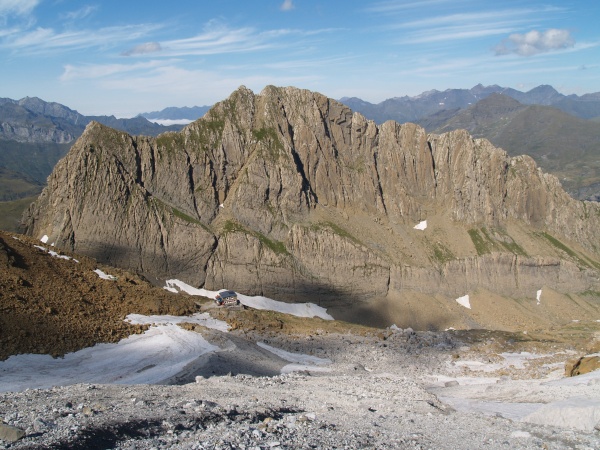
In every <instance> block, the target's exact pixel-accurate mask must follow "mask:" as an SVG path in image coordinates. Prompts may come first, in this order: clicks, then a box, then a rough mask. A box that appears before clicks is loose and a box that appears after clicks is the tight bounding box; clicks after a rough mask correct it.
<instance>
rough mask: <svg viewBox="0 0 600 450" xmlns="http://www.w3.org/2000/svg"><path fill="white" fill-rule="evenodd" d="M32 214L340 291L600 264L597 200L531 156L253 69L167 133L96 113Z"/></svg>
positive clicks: (512, 282) (324, 296)
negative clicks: (400, 119) (255, 76)
mask: <svg viewBox="0 0 600 450" xmlns="http://www.w3.org/2000/svg"><path fill="white" fill-rule="evenodd" d="M422 220H429V222H430V225H429V227H428V228H427V229H426V230H424V231H420V230H415V229H414V228H413V226H414V225H415V224H416V223H418V222H420V221H422ZM24 221H25V223H26V226H27V232H28V233H29V234H31V235H33V236H36V237H41V236H42V235H44V234H47V235H48V236H49V237H50V241H51V242H55V243H56V245H57V246H61V247H67V248H69V249H71V250H74V251H77V252H80V253H84V254H88V255H91V256H94V257H96V258H98V259H100V260H102V261H103V262H107V263H111V264H115V265H119V266H124V267H127V268H129V269H134V270H137V271H138V272H140V273H142V274H144V275H146V276H147V277H148V278H150V279H152V280H154V281H156V282H161V281H162V280H164V279H166V278H170V277H177V278H180V279H183V280H184V281H186V282H189V283H192V284H194V285H203V286H206V287H207V288H222V287H228V288H232V289H239V290H242V291H244V292H248V293H261V294H267V295H273V296H275V295H278V296H279V297H280V298H287V299H300V298H304V299H306V298H307V296H312V297H315V295H316V296H317V298H318V299H319V300H323V302H325V303H327V302H329V303H343V302H348V301H359V300H361V299H364V298H368V297H373V296H385V295H387V294H388V293H389V292H390V291H397V292H402V291H404V290H407V291H417V292H426V293H440V294H443V295H448V296H452V295H458V294H461V295H462V294H464V293H466V292H468V291H469V290H472V289H477V288H479V287H482V288H485V289H488V290H491V291H494V292H505V293H506V295H512V296H516V297H519V296H524V295H530V294H531V292H532V290H534V288H535V289H539V287H541V285H548V286H550V287H552V288H553V289H557V290H559V291H564V292H567V291H569V290H573V291H578V292H579V291H584V290H589V289H594V288H595V287H596V285H597V283H598V270H599V268H600V263H599V262H598V261H600V258H598V249H600V235H599V234H598V233H597V230H598V229H599V228H598V227H599V225H600V208H599V207H598V204H596V203H590V202H579V201H575V200H573V199H571V198H570V197H569V196H568V195H567V194H565V192H564V191H563V190H562V188H561V186H560V183H559V182H558V180H557V179H556V178H554V177H552V176H550V175H547V174H544V173H542V172H541V171H540V170H539V169H538V168H537V167H536V166H535V164H534V162H533V160H532V159H531V158H528V157H524V156H523V157H517V158H509V157H508V156H507V154H506V153H505V152H504V151H502V150H500V149H497V148H494V147H493V146H492V145H491V144H490V143H489V142H488V141H485V140H474V139H472V138H471V137H470V136H469V135H468V134H467V133H466V132H465V131H455V132H451V133H447V134H444V135H439V136H438V135H427V134H426V132H425V131H424V130H423V129H422V128H420V127H418V126H416V125H414V124H403V125H400V124H398V123H395V122H386V123H384V124H383V125H381V126H377V125H376V124H375V123H374V122H372V121H368V120H366V119H365V118H364V117H363V116H362V115H360V114H358V113H352V111H351V110H349V109H348V108H347V107H345V106H343V105H342V104H340V103H338V102H336V101H334V100H331V99H328V98H326V97H324V96H322V95H320V94H317V93H314V92H309V91H305V90H299V89H295V88H276V87H272V86H270V87H267V88H265V89H264V91H263V92H262V93H261V94H260V95H255V94H254V93H252V92H251V91H250V90H248V89H246V88H244V87H242V88H240V89H238V90H237V91H235V92H234V93H233V94H232V95H231V96H230V97H229V98H228V99H227V100H225V101H223V102H221V103H218V104H217V105H216V106H215V107H214V108H213V109H211V110H210V111H209V112H208V113H207V114H206V116H205V117H204V118H202V119H200V120H198V121H196V122H194V123H192V124H190V125H189V126H187V127H186V128H184V129H183V130H182V131H181V132H179V133H165V134H163V135H160V136H159V137H157V138H147V137H131V136H129V135H127V134H125V133H121V132H118V131H115V130H112V129H109V128H106V127H104V126H102V125H100V124H98V123H91V124H90V125H88V127H87V128H86V131H85V132H84V134H83V135H82V136H81V138H80V139H79V140H78V141H77V142H76V143H75V145H74V146H73V147H72V149H71V151H70V152H69V154H68V155H67V156H66V157H65V158H64V159H63V160H62V161H61V162H60V163H59V164H58V165H57V166H56V168H55V170H54V172H53V174H52V175H51V176H50V178H49V180H48V187H47V188H46V189H45V190H44V192H43V193H42V194H41V196H40V197H39V199H38V200H37V201H36V202H35V203H34V204H33V205H32V206H31V207H30V209H29V211H27V213H26V214H25V216H24ZM532 268H533V269H532ZM312 300H313V301H315V298H312Z"/></svg>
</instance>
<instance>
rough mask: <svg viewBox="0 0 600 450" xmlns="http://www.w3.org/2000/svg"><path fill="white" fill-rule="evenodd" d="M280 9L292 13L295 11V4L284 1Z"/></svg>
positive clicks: (287, 0)
mask: <svg viewBox="0 0 600 450" xmlns="http://www.w3.org/2000/svg"><path fill="white" fill-rule="evenodd" d="M279 9H281V10H282V11H291V10H292V9H294V2H293V1H292V0H284V2H283V3H282V4H281V6H280V7H279Z"/></svg>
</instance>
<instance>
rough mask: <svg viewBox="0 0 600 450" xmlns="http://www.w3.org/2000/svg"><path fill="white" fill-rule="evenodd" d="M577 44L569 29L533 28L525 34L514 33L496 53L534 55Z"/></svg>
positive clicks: (498, 46) (501, 44) (497, 48)
mask: <svg viewBox="0 0 600 450" xmlns="http://www.w3.org/2000/svg"><path fill="white" fill-rule="evenodd" d="M574 46H575V39H573V37H572V36H571V33H570V32H569V31H568V30H559V29H556V28H552V29H550V30H546V31H542V32H540V31H537V30H532V31H530V32H528V33H525V34H518V33H514V34H511V35H510V36H509V37H508V39H505V40H504V41H502V42H501V43H500V44H498V45H497V46H496V48H495V49H494V50H495V52H496V55H508V54H511V53H514V54H517V55H520V56H533V55H537V54H539V53H547V52H553V51H557V50H564V49H567V48H571V47H574Z"/></svg>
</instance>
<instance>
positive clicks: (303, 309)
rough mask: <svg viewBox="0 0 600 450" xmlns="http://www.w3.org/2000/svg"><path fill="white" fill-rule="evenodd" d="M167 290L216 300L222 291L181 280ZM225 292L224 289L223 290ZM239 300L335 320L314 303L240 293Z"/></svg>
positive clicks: (280, 310)
mask: <svg viewBox="0 0 600 450" xmlns="http://www.w3.org/2000/svg"><path fill="white" fill-rule="evenodd" d="M165 289H166V290H168V291H170V292H177V289H179V290H181V291H183V292H186V293H188V294H190V295H199V296H202V297H208V298H215V295H217V294H218V293H219V292H220V291H209V290H207V289H198V288H195V287H193V286H190V285H189V284H186V283H184V282H183V281H180V280H167V281H166V286H165ZM222 290H223V289H222ZM238 299H239V300H240V303H242V304H243V305H246V306H249V307H251V308H255V309H265V310H269V311H276V312H280V313H284V314H290V315H292V316H298V317H320V318H321V319H325V320H334V319H333V317H332V316H331V315H329V314H327V310H326V309H325V308H323V307H321V306H318V305H315V304H314V303H284V302H279V301H277V300H273V299H270V298H267V297H262V296H248V295H243V294H240V293H239V292H238Z"/></svg>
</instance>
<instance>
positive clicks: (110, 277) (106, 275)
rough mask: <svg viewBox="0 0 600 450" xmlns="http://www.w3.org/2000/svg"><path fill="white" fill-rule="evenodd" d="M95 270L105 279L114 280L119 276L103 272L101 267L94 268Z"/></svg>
mask: <svg viewBox="0 0 600 450" xmlns="http://www.w3.org/2000/svg"><path fill="white" fill-rule="evenodd" d="M94 272H96V273H97V274H98V276H99V277H100V278H102V279H103V280H111V281H114V280H116V279H117V277H115V276H114V275H109V274H107V273H104V272H102V271H101V270H100V269H96V270H94Z"/></svg>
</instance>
